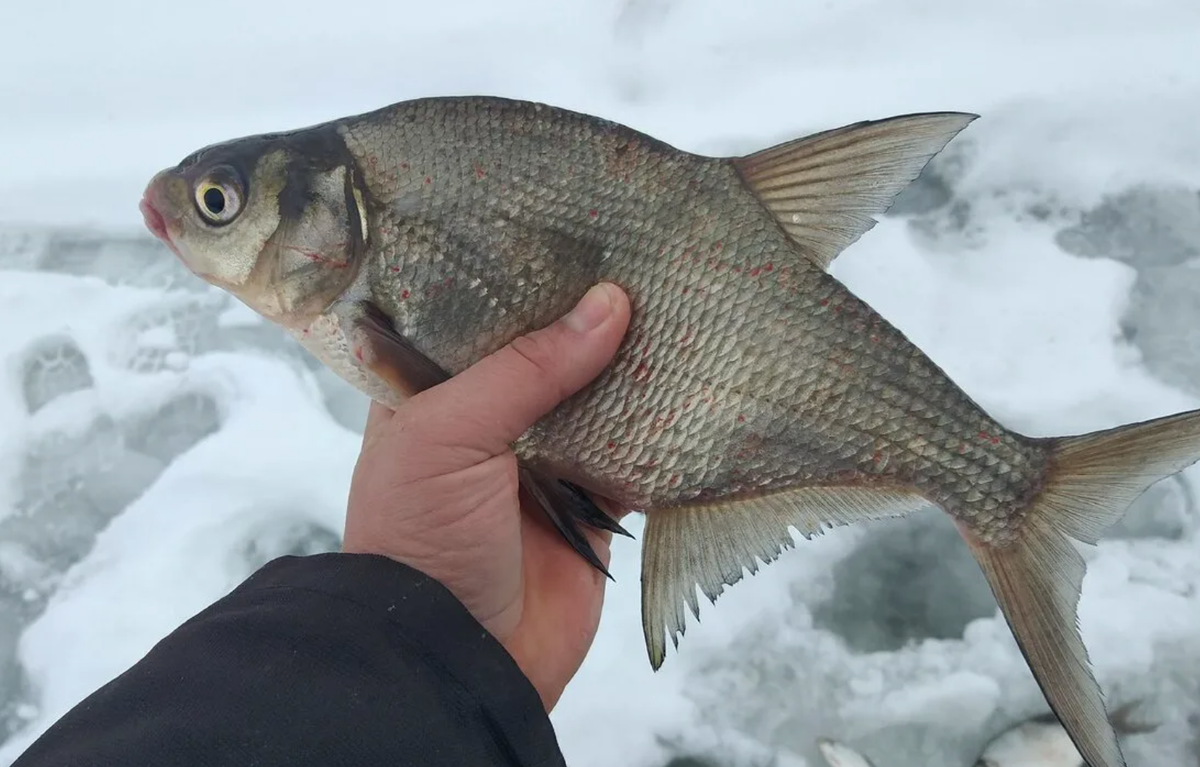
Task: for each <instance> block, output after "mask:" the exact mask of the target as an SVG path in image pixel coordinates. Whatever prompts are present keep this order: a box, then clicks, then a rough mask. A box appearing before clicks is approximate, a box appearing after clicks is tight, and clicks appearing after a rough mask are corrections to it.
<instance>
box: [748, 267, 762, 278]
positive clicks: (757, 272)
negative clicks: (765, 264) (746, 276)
mask: <svg viewBox="0 0 1200 767" xmlns="http://www.w3.org/2000/svg"><path fill="white" fill-rule="evenodd" d="M760 274H762V269H760V268H759V267H757V266H756V267H754V268H753V269H751V270H750V276H751V277H757V276H758V275H760Z"/></svg>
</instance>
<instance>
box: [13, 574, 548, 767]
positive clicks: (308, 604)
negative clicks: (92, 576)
mask: <svg viewBox="0 0 1200 767" xmlns="http://www.w3.org/2000/svg"><path fill="white" fill-rule="evenodd" d="M343 763H344V764H355V765H374V764H379V765H385V764H386V765H389V767H396V766H399V765H409V764H412V765H417V764H419V765H423V766H428V767H434V766H436V765H457V766H462V765H473V764H480V765H483V764H487V765H561V764H563V759H562V755H561V753H560V752H559V750H558V745H557V742H556V740H555V737H554V732H553V730H552V728H551V726H550V722H549V719H548V718H547V716H546V714H545V712H544V710H543V709H542V706H541V702H540V699H539V697H538V695H537V692H536V691H535V690H534V689H533V687H532V686H531V685H530V684H529V682H528V680H527V679H526V678H525V677H524V676H523V675H522V674H521V672H520V670H519V669H518V668H517V666H516V664H515V663H514V662H513V661H512V659H511V658H510V657H509V655H508V653H507V652H506V651H505V650H504V648H503V647H501V646H500V645H499V644H498V643H497V642H496V641H495V640H494V639H493V638H492V637H491V636H490V635H489V634H488V633H487V632H486V631H485V630H484V629H483V628H482V627H481V626H480V625H479V623H478V622H477V621H475V619H474V618H472V617H471V616H470V614H469V613H467V611H466V610H465V609H464V608H463V606H462V605H461V604H460V603H459V602H458V601H457V600H455V598H454V597H453V596H452V595H451V594H450V593H449V592H448V591H447V590H446V589H445V588H443V587H442V586H441V585H440V584H439V583H437V582H436V581H433V580H431V579H429V578H427V577H425V576H424V575H422V574H420V573H418V572H416V571H415V570H412V569H410V568H407V567H404V566H402V565H399V564H397V563H395V562H393V561H391V560H388V559H384V558H382V557H374V556H369V555H347V554H328V555H319V556H314V557H304V558H298V557H288V558H284V559H280V560H276V561H274V562H272V563H270V564H268V565H267V566H265V567H264V568H263V569H262V570H260V571H259V572H257V573H255V575H253V576H252V577H251V578H249V579H248V580H247V581H246V582H245V583H243V584H242V585H241V586H239V587H238V588H237V589H236V590H234V591H233V592H232V593H231V594H229V595H228V596H226V597H225V598H223V599H221V600H220V601H218V602H217V603H215V604H214V605H212V606H211V607H209V608H208V609H207V610H205V611H203V612H202V613H200V614H199V615H197V616H196V617H194V618H192V619H191V620H190V621H188V622H187V623H185V624H184V625H183V626H181V627H180V628H179V629H177V630H176V631H175V632H173V633H172V634H171V635H169V636H168V637H167V638H166V639H164V640H163V641H162V642H160V643H159V644H158V645H157V646H156V647H155V648H154V649H153V650H151V652H150V653H149V654H148V655H147V656H146V657H145V658H144V659H142V660H141V661H140V662H139V663H138V664H136V665H135V666H134V667H133V668H131V669H130V670H129V671H127V672H126V673H125V674H122V675H121V676H120V677H118V678H117V679H115V680H113V681H112V682H110V683H109V684H108V685H106V686H104V687H103V688H101V689H100V690H98V691H97V692H96V693H94V694H93V695H91V696H90V697H88V698H87V699H85V700H84V701H83V702H81V703H80V704H79V705H78V706H76V708H74V709H73V710H72V711H71V712H69V713H68V714H67V715H66V716H64V717H63V718H62V719H61V720H60V721H59V722H58V723H56V724H55V725H54V726H53V727H52V728H50V730H48V731H47V732H46V733H45V734H44V735H43V736H42V737H41V738H40V739H39V740H38V741H37V742H35V743H34V744H33V746H32V747H30V749H29V750H28V751H27V752H26V753H25V754H24V755H23V756H22V757H21V758H19V759H18V760H17V762H16V763H15V764H14V767H48V766H49V765H68V764H69V765H77V764H92V765H101V764H121V765H124V766H127V767H132V766H133V765H139V764H147V765H149V764H154V765H160V764H172V765H180V766H183V767H186V766H187V765H206V767H211V766H212V765H222V764H230V765H233V764H237V765H245V764H255V765H259V766H260V767H272V765H288V767H301V766H302V765H308V764H312V765H317V764H320V765H323V766H324V765H331V764H343Z"/></svg>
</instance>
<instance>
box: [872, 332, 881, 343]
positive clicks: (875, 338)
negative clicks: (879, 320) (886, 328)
mask: <svg viewBox="0 0 1200 767" xmlns="http://www.w3.org/2000/svg"><path fill="white" fill-rule="evenodd" d="M871 343H873V344H877V343H879V336H877V335H874V334H872V335H871Z"/></svg>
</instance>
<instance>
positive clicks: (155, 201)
mask: <svg viewBox="0 0 1200 767" xmlns="http://www.w3.org/2000/svg"><path fill="white" fill-rule="evenodd" d="M166 175H167V171H162V172H161V173H158V174H157V175H155V176H154V178H152V179H150V183H149V184H147V185H146V191H145V192H143V193H142V201H141V202H140V203H138V208H139V209H140V210H141V211H142V220H143V221H145V223H146V228H147V229H149V230H150V233H151V234H153V235H154V236H155V237H156V238H157V239H159V240H161V241H162V243H163V244H164V245H166V246H167V247H168V248H170V249H171V252H172V253H174V254H175V255H176V256H177V257H178V258H179V259H180V260H181V261H183V262H184V263H185V264H187V259H186V258H184V256H183V253H181V252H180V250H179V247H178V246H177V245H176V244H175V238H174V237H173V236H172V231H171V230H172V226H171V224H174V227H173V228H174V229H175V233H176V234H178V232H179V229H180V227H179V224H178V222H177V221H171V220H170V219H168V218H167V217H166V216H164V215H163V213H162V211H163V210H165V209H169V207H170V206H169V204H168V203H167V202H166V199H165V198H166V195H165V194H164V190H163V186H164V184H165V183H166V181H167V178H166Z"/></svg>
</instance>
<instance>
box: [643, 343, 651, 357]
mask: <svg viewBox="0 0 1200 767" xmlns="http://www.w3.org/2000/svg"><path fill="white" fill-rule="evenodd" d="M642 356H643V357H649V356H650V342H649V341H647V342H646V345H645V346H643V347H642Z"/></svg>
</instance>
